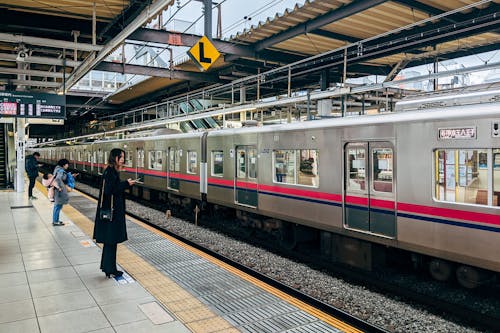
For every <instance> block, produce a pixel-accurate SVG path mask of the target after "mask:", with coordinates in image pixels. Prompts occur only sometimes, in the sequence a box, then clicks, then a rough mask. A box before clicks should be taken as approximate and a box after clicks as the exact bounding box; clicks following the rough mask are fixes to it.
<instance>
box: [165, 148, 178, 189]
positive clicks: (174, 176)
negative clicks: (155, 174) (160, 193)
mask: <svg viewBox="0 0 500 333" xmlns="http://www.w3.org/2000/svg"><path fill="white" fill-rule="evenodd" d="M180 170H181V150H180V149H179V148H176V147H169V148H168V165H167V188H169V189H171V190H175V191H178V190H179V172H180Z"/></svg>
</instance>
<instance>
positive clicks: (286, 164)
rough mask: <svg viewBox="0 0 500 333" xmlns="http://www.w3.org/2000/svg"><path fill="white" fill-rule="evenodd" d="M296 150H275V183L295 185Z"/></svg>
mask: <svg viewBox="0 0 500 333" xmlns="http://www.w3.org/2000/svg"><path fill="white" fill-rule="evenodd" d="M295 161H296V158H295V150H274V151H273V163H274V168H273V169H274V181H275V182H276V183H284V184H295V183H296V181H295Z"/></svg>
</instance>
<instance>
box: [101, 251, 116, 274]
mask: <svg viewBox="0 0 500 333" xmlns="http://www.w3.org/2000/svg"><path fill="white" fill-rule="evenodd" d="M116 248H117V244H116V243H114V244H106V243H104V244H103V247H102V257H101V269H102V271H103V272H104V273H106V274H112V273H114V272H116Z"/></svg>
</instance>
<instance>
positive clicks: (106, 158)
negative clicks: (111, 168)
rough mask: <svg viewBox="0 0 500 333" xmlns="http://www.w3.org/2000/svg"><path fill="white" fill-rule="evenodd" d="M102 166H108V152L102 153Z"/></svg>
mask: <svg viewBox="0 0 500 333" xmlns="http://www.w3.org/2000/svg"><path fill="white" fill-rule="evenodd" d="M102 163H103V164H108V152H107V151H105V152H104V160H103V161H102Z"/></svg>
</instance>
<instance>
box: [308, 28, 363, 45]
mask: <svg viewBox="0 0 500 333" xmlns="http://www.w3.org/2000/svg"><path fill="white" fill-rule="evenodd" d="M310 33H311V34H313V35H318V36H323V37H327V38H333V39H337V40H340V41H343V42H349V43H356V42H358V41H359V40H360V39H359V38H356V37H352V36H347V35H343V34H339V33H337V32H331V31H328V30H323V29H316V30H313V31H311V32H310Z"/></svg>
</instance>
